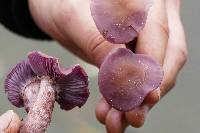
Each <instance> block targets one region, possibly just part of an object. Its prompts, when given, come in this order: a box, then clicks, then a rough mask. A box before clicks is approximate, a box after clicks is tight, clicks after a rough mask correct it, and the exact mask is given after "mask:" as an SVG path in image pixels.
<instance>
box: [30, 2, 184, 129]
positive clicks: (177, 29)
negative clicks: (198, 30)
mask: <svg viewBox="0 0 200 133" xmlns="http://www.w3.org/2000/svg"><path fill="white" fill-rule="evenodd" d="M89 3H90V1H89V0H29V6H30V10H31V13H32V16H33V18H34V20H35V22H36V23H37V25H38V26H39V27H40V28H41V29H42V30H43V31H44V32H46V33H47V34H49V35H50V36H51V37H52V38H54V39H55V40H57V41H58V42H60V44H61V45H62V46H64V47H65V48H67V49H68V50H70V51H71V52H73V53H74V54H76V55H77V56H79V57H80V58H82V59H84V60H85V61H88V62H89V63H92V64H94V65H96V66H97V67H100V65H101V63H102V61H103V59H104V57H105V56H106V55H107V54H108V53H109V51H110V50H111V49H113V48H116V47H126V45H124V44H118V45H116V44H112V43H109V42H108V41H106V40H105V39H104V38H103V37H102V36H101V35H100V33H99V32H98V30H97V28H96V26H95V24H94V21H93V19H92V17H91V15H90V8H89ZM179 10H180V0H154V5H153V6H152V8H151V10H150V12H149V16H148V20H147V24H146V26H145V28H144V29H143V30H142V31H141V32H140V33H139V36H138V38H137V41H136V42H135V45H136V49H135V51H136V53H143V54H148V55H150V56H152V57H153V58H154V59H156V60H157V61H158V62H159V63H160V64H162V66H163V69H164V73H165V74H164V79H163V81H162V84H161V86H160V88H158V89H156V90H155V91H153V92H151V93H150V94H149V95H148V96H147V97H146V99H145V100H144V102H143V104H142V105H141V106H140V107H138V108H136V109H134V110H132V111H129V112H127V113H122V112H119V111H117V110H115V109H113V108H111V107H110V106H109V105H108V104H107V103H106V101H105V100H104V99H103V98H102V99H101V101H100V102H99V104H98V105H97V107H96V116H97V119H98V120H99V121H100V122H101V123H103V124H105V126H106V129H107V132H108V133H122V132H123V131H124V130H125V128H126V127H127V126H128V125H132V126H133V127H140V126H142V125H143V124H144V121H145V118H146V115H147V113H148V111H149V110H150V109H151V108H152V107H153V106H154V105H155V104H156V103H157V102H158V101H159V100H160V98H161V97H163V96H164V95H165V94H166V93H167V92H168V91H169V90H170V89H171V88H172V87H173V86H174V85H175V82H176V78H177V74H178V72H179V71H180V70H181V68H182V66H183V65H184V63H185V62H186V59H187V47H186V41H185V35H184V30H183V27H182V24H181V20H180V14H179Z"/></svg>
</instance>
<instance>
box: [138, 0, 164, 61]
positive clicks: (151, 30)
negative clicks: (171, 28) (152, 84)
mask: <svg viewBox="0 0 200 133" xmlns="http://www.w3.org/2000/svg"><path fill="white" fill-rule="evenodd" d="M167 43H168V24H167V15H166V10H165V0H154V3H153V6H152V7H151V8H150V11H149V14H148V18H147V22H146V25H145V27H144V29H143V30H142V31H141V32H140V33H139V36H138V40H137V46H136V53H142V54H147V55H150V56H152V57H153V58H154V59H155V60H157V61H158V62H159V63H160V64H163V61H164V57H165V52H166V47H167Z"/></svg>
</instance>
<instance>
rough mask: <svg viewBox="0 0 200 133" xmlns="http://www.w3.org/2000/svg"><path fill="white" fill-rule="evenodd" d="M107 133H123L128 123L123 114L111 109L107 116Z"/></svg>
mask: <svg viewBox="0 0 200 133" xmlns="http://www.w3.org/2000/svg"><path fill="white" fill-rule="evenodd" d="M105 124H106V130H107V133H123V132H124V130H125V128H126V122H125V119H124V115H123V113H122V112H119V111H117V110H115V109H113V108H112V109H111V110H110V111H109V112H108V115H107V116H106V121H105Z"/></svg>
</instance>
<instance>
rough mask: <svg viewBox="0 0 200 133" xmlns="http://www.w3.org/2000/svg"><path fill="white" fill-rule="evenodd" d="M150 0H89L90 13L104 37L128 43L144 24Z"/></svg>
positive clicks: (114, 41)
mask: <svg viewBox="0 0 200 133" xmlns="http://www.w3.org/2000/svg"><path fill="white" fill-rule="evenodd" d="M151 5H152V0H91V5H90V9H91V15H92V17H93V19H94V22H95V24H96V26H97V28H98V30H99V31H100V33H101V34H102V35H103V36H104V38H105V39H107V40H108V41H110V42H112V43H118V44H119V43H128V42H130V41H132V40H133V39H134V38H135V37H136V36H137V34H138V32H139V31H140V30H141V29H142V28H143V27H144V26H145V23H146V19H147V15H148V11H149V9H150V7H151Z"/></svg>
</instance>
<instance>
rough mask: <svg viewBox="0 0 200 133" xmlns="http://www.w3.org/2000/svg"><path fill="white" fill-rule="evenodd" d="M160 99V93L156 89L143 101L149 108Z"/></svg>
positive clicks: (158, 89)
mask: <svg viewBox="0 0 200 133" xmlns="http://www.w3.org/2000/svg"><path fill="white" fill-rule="evenodd" d="M160 98H161V92H160V88H157V89H156V90H154V91H152V92H150V93H149V94H148V95H147V97H146V98H145V100H144V104H145V105H149V107H150V108H151V107H152V106H153V105H155V104H156V103H157V102H158V101H159V100H160Z"/></svg>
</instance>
